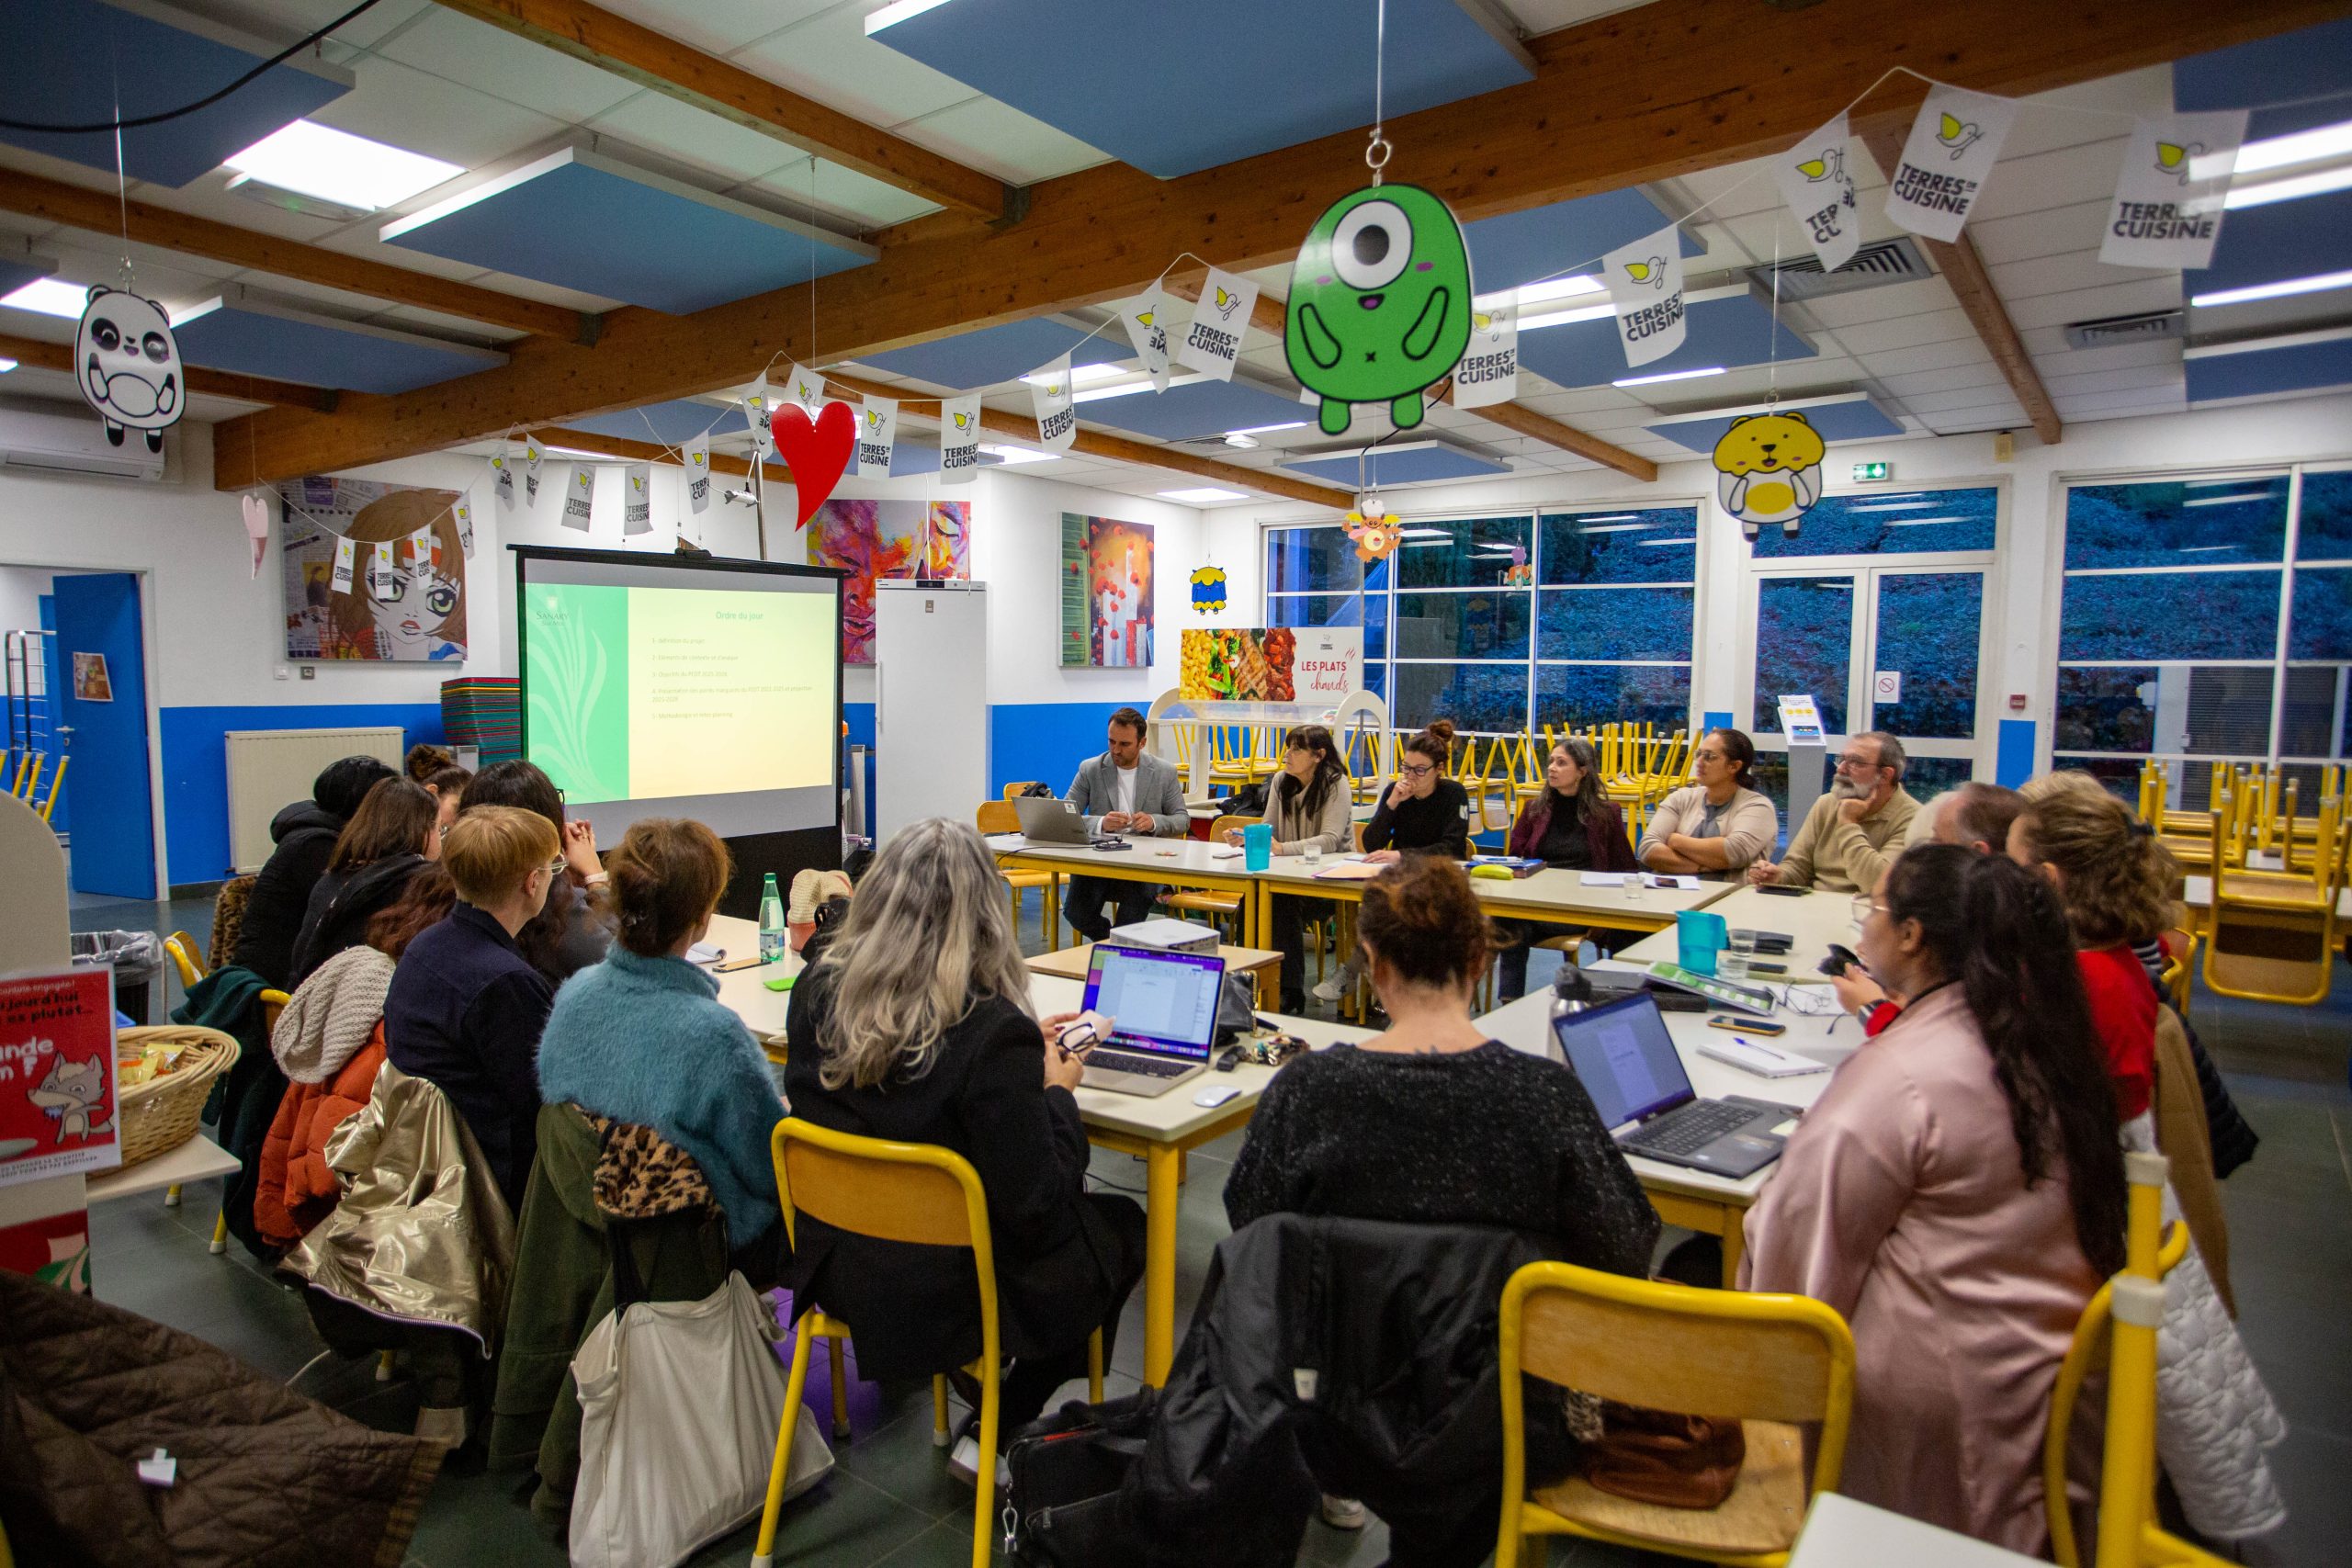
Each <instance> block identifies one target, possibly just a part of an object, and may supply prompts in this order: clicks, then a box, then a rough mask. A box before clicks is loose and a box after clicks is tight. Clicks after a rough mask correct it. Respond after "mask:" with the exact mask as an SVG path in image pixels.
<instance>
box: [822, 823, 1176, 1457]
mask: <svg viewBox="0 0 2352 1568" xmlns="http://www.w3.org/2000/svg"><path fill="white" fill-rule="evenodd" d="M1002 889H1003V884H1002V883H1001V880H1000V879H999V877H998V875H997V871H996V866H995V863H993V862H992V861H991V860H990V859H989V853H988V851H987V849H986V848H985V847H984V846H983V845H982V844H981V842H980V839H979V835H978V833H976V832H975V831H973V829H972V828H971V827H970V825H969V824H966V823H955V822H949V821H945V820H944V819H940V818H933V819H931V820H929V821H925V822H918V823H916V824H914V825H913V826H912V827H910V828H907V829H902V830H901V831H900V832H899V833H898V834H897V835H896V836H895V837H893V838H892V839H891V840H890V841H889V843H888V845H886V846H885V847H884V848H883V850H882V852H881V853H880V854H879V855H878V856H876V859H875V861H874V865H873V869H872V870H871V871H870V872H868V873H867V874H866V876H865V880H864V881H863V882H861V883H860V884H859V885H858V889H857V895H856V897H854V898H853V899H851V900H850V901H849V914H848V919H846V921H844V922H843V923H842V926H841V929H840V932H839V935H838V936H836V937H833V938H831V940H830V941H829V942H828V943H827V945H826V949H825V951H824V953H822V955H821V956H820V958H819V959H818V961H817V963H816V964H814V966H813V967H811V968H810V969H809V970H807V971H805V972H804V973H803V975H802V976H801V979H800V982H799V984H798V985H797V987H795V988H794V991H793V996H792V1011H791V1019H790V1022H789V1024H788V1025H787V1029H786V1040H787V1043H788V1044H789V1054H788V1058H787V1060H788V1064H789V1065H788V1066H786V1071H785V1094H786V1099H787V1100H790V1101H791V1105H792V1114H793V1115H795V1116H797V1117H799V1118H801V1119H803V1120H805V1121H809V1122H815V1123H816V1124H817V1125H819V1126H820V1127H827V1128H831V1129H833V1130H835V1131H838V1132H843V1133H854V1134H858V1135H860V1136H862V1137H872V1138H888V1139H893V1140H898V1141H901V1142H905V1143H916V1144H936V1145H944V1147H947V1148H950V1149H953V1150H954V1151H955V1152H956V1153H957V1154H959V1155H962V1156H964V1157H965V1158H966V1159H967V1160H969V1161H971V1163H972V1166H973V1168H975V1169H976V1170H978V1173H979V1177H980V1181H981V1184H982V1185H983V1186H984V1187H985V1188H986V1189H987V1191H988V1206H989V1231H990V1234H991V1240H992V1242H993V1245H994V1248H995V1254H996V1284H997V1309H998V1318H999V1325H1000V1334H1001V1343H1002V1347H1003V1349H1004V1351H1005V1353H1006V1354H1008V1355H1010V1356H1012V1358H1013V1359H1014V1362H1013V1366H1012V1371H1010V1372H1008V1373H1007V1374H1006V1375H1005V1378H1004V1382H1003V1387H1002V1395H1001V1421H1002V1427H1001V1430H1003V1431H1005V1432H1011V1431H1012V1430H1013V1429H1014V1428H1015V1427H1019V1426H1021V1425H1022V1424H1023V1423H1024V1422H1027V1421H1029V1420H1030V1419H1032V1418H1033V1417H1035V1416H1036V1415H1037V1413H1038V1412H1039V1411H1041V1410H1043V1409H1044V1408H1045V1404H1046V1399H1047V1398H1048V1397H1050V1396H1051V1394H1052V1393H1053V1391H1054V1390H1055V1389H1056V1388H1057V1387H1059V1386H1060V1385H1061V1384H1062V1383H1063V1382H1066V1381H1068V1380H1069V1379H1070V1378H1073V1377H1079V1376H1082V1375H1084V1373H1085V1370H1086V1341H1087V1337H1088V1336H1089V1335H1090V1334H1091V1333H1092V1331H1093V1330H1094V1329H1095V1328H1097V1327H1098V1326H1099V1327H1100V1328H1101V1329H1102V1330H1103V1358H1104V1359H1105V1361H1107V1360H1108V1359H1109V1358H1110V1353H1111V1340H1112V1337H1113V1336H1114V1333H1115V1331H1116V1328H1117V1325H1118V1320H1119V1309H1120V1307H1121V1306H1122V1305H1123V1304H1125V1301H1126V1299H1127V1294H1128V1292H1130V1291H1131V1290H1133V1289H1134V1287H1135V1282H1136V1280H1137V1279H1138V1278H1140V1277H1141V1275H1142V1272H1143V1228H1144V1227H1143V1211H1142V1210H1141V1209H1140V1208H1138V1207H1137V1206H1136V1203H1135V1202H1134V1201H1132V1200H1131V1199H1127V1198H1123V1197H1119V1196H1116V1195H1114V1194H1106V1193H1090V1192H1088V1191H1087V1190H1086V1187H1085V1182H1086V1167H1087V1143H1086V1129H1085V1128H1084V1126H1083V1125H1081V1124H1080V1121H1079V1113H1078V1100H1077V1099H1076V1097H1075V1096H1074V1095H1073V1094H1072V1093H1071V1090H1072V1089H1075V1088H1076V1087H1077V1084H1078V1080H1079V1077H1080V1063H1079V1061H1078V1060H1077V1058H1075V1057H1071V1056H1068V1055H1064V1054H1063V1053H1062V1052H1061V1050H1060V1049H1059V1047H1057V1046H1053V1045H1049V1044H1047V1043H1046V1034H1047V1033H1048V1032H1057V1031H1058V1027H1059V1025H1060V1024H1062V1023H1063V1022H1065V1021H1066V1020H1064V1019H1061V1018H1049V1019H1046V1020H1045V1021H1043V1024H1042V1025H1041V1024H1040V1022H1039V1021H1038V1020H1037V1019H1035V1018H1034V1017H1033V1016H1031V1014H1030V1012H1029V1008H1028V994H1029V979H1030V976H1029V972H1028V969H1027V968H1026V966H1024V965H1023V963H1022V961H1021V952H1020V949H1019V947H1018V946H1017V945H1016V944H1015V943H1014V941H1013V936H1012V922H1011V918H1010V915H1009V913H1008V911H1007V909H1006V908H1005V904H1004V897H1003V891H1002ZM792 1284H793V1291H794V1294H795V1299H796V1300H797V1301H801V1302H804V1303H815V1304H817V1305H819V1306H821V1307H822V1308H823V1309H824V1311H825V1312H826V1313H828V1314H832V1315H835V1316H838V1317H840V1318H841V1319H842V1321H843V1322H845V1323H847V1324H849V1325H850V1326H851V1327H852V1329H853V1330H854V1332H855V1334H856V1337H857V1363H858V1370H859V1371H861V1372H862V1373H863V1374H864V1375H865V1376H867V1377H870V1378H900V1377H922V1376H929V1375H931V1374H933V1373H936V1372H947V1371H953V1370H954V1369H956V1368H958V1367H961V1366H963V1365H964V1364H965V1363H966V1362H967V1361H969V1360H971V1359H973V1358H975V1357H977V1356H978V1354H979V1353H980V1348H981V1347H980V1308H979V1297H978V1289H977V1284H976V1280H975V1276H974V1272H973V1260H972V1255H971V1254H970V1253H969V1252H967V1251H963V1250H953V1251H951V1250H947V1249H943V1248H937V1247H919V1246H913V1245H910V1244H906V1243H899V1242H890V1241H878V1240H875V1239H872V1238H870V1237H866V1236H861V1235H852V1234H849V1233H846V1232H842V1231H839V1230H836V1229H834V1228H833V1227H832V1226H831V1225H828V1224H824V1223H823V1222H822V1221H820V1220H818V1219H817V1218H815V1217H814V1216H812V1215H809V1214H802V1215H800V1216H799V1218H798V1220H797V1234H796V1235H795V1238H794V1247H793V1265H792ZM804 1292H805V1293H804ZM959 1450H962V1445H959ZM958 1457H959V1459H961V1458H962V1457H963V1456H962V1454H961V1452H960V1451H959V1456H958ZM965 1462H967V1463H968V1462H969V1461H968V1460H967V1461H965Z"/></svg>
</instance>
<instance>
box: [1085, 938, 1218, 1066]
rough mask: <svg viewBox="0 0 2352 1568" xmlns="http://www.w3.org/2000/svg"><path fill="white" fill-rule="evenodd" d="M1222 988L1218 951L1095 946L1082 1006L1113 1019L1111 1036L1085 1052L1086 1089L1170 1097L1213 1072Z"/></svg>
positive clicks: (1088, 967) (1097, 944) (1106, 944)
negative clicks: (1188, 1082) (1172, 1091)
mask: <svg viewBox="0 0 2352 1568" xmlns="http://www.w3.org/2000/svg"><path fill="white" fill-rule="evenodd" d="M1224 989H1225V960H1224V959H1222V958H1219V957H1216V955H1214V954H1211V953H1163V952H1160V951H1159V950H1158V949H1155V948H1146V947H1113V946H1111V945H1109V944H1108V943H1106V942H1097V943H1095V944H1094V951H1093V953H1092V954H1091V956H1090V957H1089V958H1088V960H1087V964H1086V999H1085V1001H1083V1002H1082V1003H1080V1006H1082V1007H1084V1008H1085V1009H1086V1010H1089V1011H1091V1012H1099V1013H1102V1014H1103V1015H1104V1016H1105V1017H1107V1018H1109V1019H1110V1020H1111V1037H1110V1038H1109V1039H1108V1040H1105V1041H1103V1043H1101V1044H1099V1045H1097V1046H1095V1047H1094V1049H1093V1050H1091V1051H1090V1052H1088V1053H1087V1054H1086V1079H1085V1082H1086V1087H1087V1088H1089V1089H1109V1090H1111V1091H1112V1092H1113V1093H1114V1094H1139V1095H1147V1096H1148V1095H1155V1094H1165V1093H1167V1092H1168V1091H1169V1090H1170V1089H1174V1088H1175V1087H1176V1086H1177V1085H1178V1084H1180V1083H1182V1082H1183V1081H1184V1080H1185V1079H1186V1078H1191V1077H1199V1076H1200V1075H1201V1074H1203V1073H1204V1072H1206V1071H1208V1068H1209V1050H1210V1047H1211V1046H1213V1045H1214V1044H1215V1043H1216V1002H1217V998H1218V997H1219V996H1220V995H1221V994H1222V993H1223V992H1224Z"/></svg>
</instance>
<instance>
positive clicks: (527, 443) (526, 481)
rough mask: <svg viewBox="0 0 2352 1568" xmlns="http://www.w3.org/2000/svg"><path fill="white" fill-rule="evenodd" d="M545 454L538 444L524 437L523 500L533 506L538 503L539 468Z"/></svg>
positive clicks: (545, 458) (545, 456) (545, 457)
mask: <svg viewBox="0 0 2352 1568" xmlns="http://www.w3.org/2000/svg"><path fill="white" fill-rule="evenodd" d="M547 456H548V455H547V453H546V452H545V451H543V450H542V449H541V448H540V446H539V444H538V443H537V442H536V441H533V440H531V439H530V438H529V437H527V436H526V437H525V438H524V441H523V499H524V500H525V501H527V502H530V503H531V504H532V505H533V506H537V505H538V503H539V466H540V465H541V464H542V463H544V462H545V461H546V460H547Z"/></svg>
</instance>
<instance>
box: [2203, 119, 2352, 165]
mask: <svg viewBox="0 0 2352 1568" xmlns="http://www.w3.org/2000/svg"><path fill="white" fill-rule="evenodd" d="M2346 152H2352V120H2339V121H2337V122H2336V123H2335V124H2334V125H2323V126H2317V127H2314V128H2313V129H2312V130H2299V131H2297V132H2295V133H2294V134H2293V135H2292V136H2271V137H2266V138H2265V139H2263V140H2262V141H2249V142H2247V143H2246V144H2245V146H2243V147H2241V148H2239V149H2238V155H2237V161H2236V163H2235V164H2233V165H2232V166H2233V169H2234V170H2235V172H2237V173H2238V174H2241V175H2253V174H2259V173H2261V172H2262V171H2263V170H2265V169H2283V168H2286V167H2287V166H2288V165H2289V164H2309V163H2312V162H2313V161H2314V160H2317V159H2320V158H2340V157H2342V156H2343V155H2344V154H2345V153H2346Z"/></svg>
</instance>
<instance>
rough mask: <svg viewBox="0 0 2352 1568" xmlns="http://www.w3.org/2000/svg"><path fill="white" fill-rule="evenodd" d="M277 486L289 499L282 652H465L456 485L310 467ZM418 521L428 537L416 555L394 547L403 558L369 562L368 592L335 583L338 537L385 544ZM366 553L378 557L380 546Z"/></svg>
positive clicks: (421, 659)
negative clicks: (331, 474) (332, 474)
mask: <svg viewBox="0 0 2352 1568" xmlns="http://www.w3.org/2000/svg"><path fill="white" fill-rule="evenodd" d="M276 488H277V494H278V498H279V499H280V500H281V501H283V502H285V505H284V507H283V508H281V511H282V513H283V516H284V522H283V523H282V525H281V526H282V527H283V528H284V530H285V536H284V545H285V547H284V549H283V550H282V551H281V557H282V558H283V560H284V562H285V573H286V576H285V585H286V657H287V658H288V659H292V660H311V659H364V660H390V661H396V662H402V663H406V662H416V663H426V662H439V661H452V662H454V661H456V660H462V659H464V658H465V656H466V568H465V561H466V555H465V543H464V540H463V539H462V538H460V537H459V536H458V518H457V512H456V506H457V503H458V502H459V501H460V500H462V499H464V498H463V497H462V496H460V495H459V494H458V491H453V490H424V489H420V488H418V487H417V486H414V485H398V484H388V483H385V482H383V481H381V480H377V479H332V478H326V477H322V476H316V475H314V476H311V477H310V478H306V479H292V480H289V481H288V482H287V483H285V484H281V485H278V486H277V487H276ZM420 531H422V532H424V533H425V534H426V535H427V536H429V539H430V541H431V547H429V548H428V549H426V550H424V551H422V552H418V553H417V555H416V557H415V558H409V557H410V552H408V551H405V550H403V551H399V552H393V553H394V554H396V555H397V556H398V557H400V558H401V559H399V560H397V561H385V562H384V563H383V564H382V565H381V566H379V568H378V569H377V570H375V571H373V572H371V574H370V576H371V578H372V579H373V581H372V584H371V591H370V592H363V593H354V592H349V591H348V590H347V588H346V589H345V591H343V592H338V591H337V589H336V584H335V578H336V573H335V560H336V555H337V551H338V547H339V546H340V544H341V542H342V541H343V540H345V539H352V540H356V541H357V542H358V543H360V544H364V545H369V546H374V545H379V544H381V545H383V546H385V547H386V551H389V550H390V545H391V542H392V541H394V540H399V539H407V538H410V537H412V536H414V535H416V534H417V533H418V532H420ZM371 553H373V554H375V555H376V556H377V558H379V560H382V558H383V556H384V554H385V552H384V551H375V552H371ZM345 560H346V561H348V557H345ZM345 570H346V573H347V572H348V570H349V569H348V567H347V566H346V568H345ZM345 582H346V583H347V582H348V576H347V575H346V577H345Z"/></svg>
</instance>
